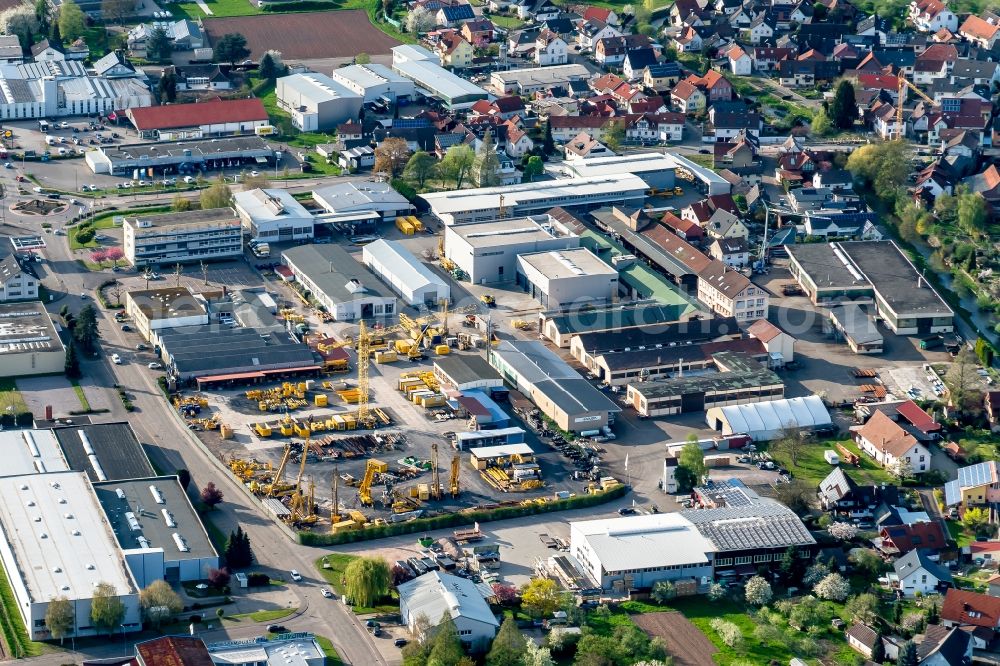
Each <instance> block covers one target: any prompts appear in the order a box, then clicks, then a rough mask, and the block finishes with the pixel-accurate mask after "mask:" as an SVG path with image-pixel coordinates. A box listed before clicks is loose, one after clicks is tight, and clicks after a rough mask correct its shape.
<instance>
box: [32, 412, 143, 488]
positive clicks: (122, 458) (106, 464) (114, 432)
mask: <svg viewBox="0 0 1000 666" xmlns="http://www.w3.org/2000/svg"><path fill="white" fill-rule="evenodd" d="M52 432H53V434H54V435H55V438H56V440H58V442H59V446H60V447H62V452H63V454H64V455H65V456H66V460H67V461H69V465H70V467H71V468H72V469H73V470H74V471H76V472H86V473H87V476H88V477H90V480H91V481H113V480H116V479H136V478H143V477H147V476H153V475H154V472H153V466H152V465H151V464H150V462H149V458H148V457H147V456H146V452H145V450H143V448H142V444H141V443H140V442H139V439H138V438H137V437H136V436H135V431H134V430H132V426H131V425H129V424H128V423H125V422H122V423H91V424H88V425H79V426H69V427H58V428H56V429H54V430H53V431H52ZM85 442H86V443H85ZM87 447H89V448H90V450H91V451H93V454H92V455H91V454H90V453H88V451H87ZM102 477H103V478H102Z"/></svg>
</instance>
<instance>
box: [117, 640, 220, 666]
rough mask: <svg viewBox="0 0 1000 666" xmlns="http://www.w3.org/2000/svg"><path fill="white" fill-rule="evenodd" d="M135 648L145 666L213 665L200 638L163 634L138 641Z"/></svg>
mask: <svg viewBox="0 0 1000 666" xmlns="http://www.w3.org/2000/svg"><path fill="white" fill-rule="evenodd" d="M135 649H136V652H138V653H139V658H140V659H142V662H143V663H144V664H147V666H214V664H213V662H212V657H211V656H210V655H209V653H208V648H207V647H205V642H204V641H202V640H201V639H200V638H192V637H187V636H165V637H163V638H154V639H153V640H151V641H144V642H142V643H138V644H137V645H136V646H135Z"/></svg>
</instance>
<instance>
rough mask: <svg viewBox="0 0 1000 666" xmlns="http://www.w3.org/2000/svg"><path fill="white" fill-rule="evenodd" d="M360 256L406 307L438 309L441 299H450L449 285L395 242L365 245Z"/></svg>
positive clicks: (378, 241) (382, 241)
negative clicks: (404, 302)
mask: <svg viewBox="0 0 1000 666" xmlns="http://www.w3.org/2000/svg"><path fill="white" fill-rule="evenodd" d="M361 256H362V261H363V262H364V264H365V266H367V267H368V268H369V269H370V270H371V271H372V272H373V273H375V274H376V275H378V276H379V277H380V278H382V280H384V281H385V283H386V284H388V285H389V286H390V287H392V290H393V291H395V292H396V293H397V294H399V295H400V296H401V297H402V298H403V300H404V301H406V304H407V305H412V306H414V307H417V306H421V305H424V304H428V305H430V306H432V307H435V308H436V307H437V306H438V305H439V304H440V302H441V301H442V300H445V301H450V300H451V288H450V287H449V286H448V283H447V282H445V281H444V279H443V278H441V277H439V276H438V275H437V274H435V273H434V272H433V271H432V270H431V269H429V268H427V266H425V265H424V264H423V263H422V262H421V261H420V260H419V259H417V258H416V257H415V256H413V254H412V253H411V252H410V251H409V250H407V249H406V248H405V247H403V246H402V245H401V244H399V243H397V242H396V241H388V240H385V239H384V238H380V239H379V240H377V241H375V242H374V243H369V244H368V245H365V247H364V250H362V255H361Z"/></svg>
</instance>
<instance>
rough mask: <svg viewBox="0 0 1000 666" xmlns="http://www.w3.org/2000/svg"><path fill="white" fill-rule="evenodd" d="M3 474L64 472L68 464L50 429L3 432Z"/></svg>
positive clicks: (0, 433)
mask: <svg viewBox="0 0 1000 666" xmlns="http://www.w3.org/2000/svg"><path fill="white" fill-rule="evenodd" d="M0 456H2V457H3V465H2V466H0V476H17V475H19V474H35V473H44V472H65V471H67V470H68V469H70V466H69V464H68V463H67V462H66V459H65V458H64V457H63V454H62V451H60V450H59V443H58V442H57V441H56V438H55V437H54V436H53V435H52V431H51V430H3V431H0Z"/></svg>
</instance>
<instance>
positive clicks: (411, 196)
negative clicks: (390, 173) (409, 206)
mask: <svg viewBox="0 0 1000 666" xmlns="http://www.w3.org/2000/svg"><path fill="white" fill-rule="evenodd" d="M392 187H393V189H394V190H396V191H397V192H399V193H400V194H402V195H403V196H404V197H406V199H407V201H409V202H410V203H413V201H414V200H415V199H416V198H417V190H416V189H414V187H413V186H412V185H410V184H409V183H407V182H406V181H405V180H403V179H402V178H394V179H393V180H392Z"/></svg>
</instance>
